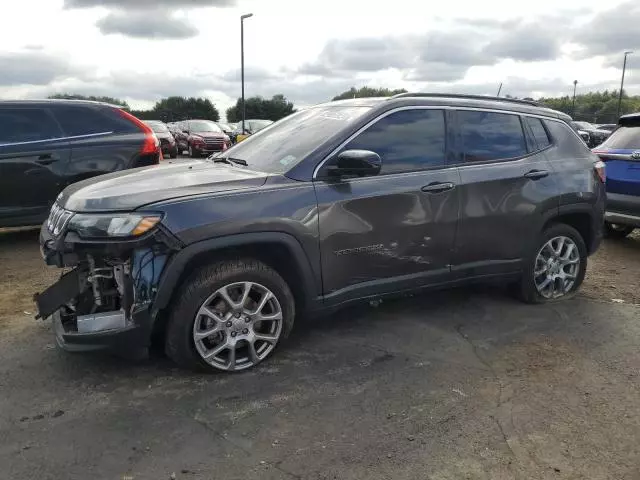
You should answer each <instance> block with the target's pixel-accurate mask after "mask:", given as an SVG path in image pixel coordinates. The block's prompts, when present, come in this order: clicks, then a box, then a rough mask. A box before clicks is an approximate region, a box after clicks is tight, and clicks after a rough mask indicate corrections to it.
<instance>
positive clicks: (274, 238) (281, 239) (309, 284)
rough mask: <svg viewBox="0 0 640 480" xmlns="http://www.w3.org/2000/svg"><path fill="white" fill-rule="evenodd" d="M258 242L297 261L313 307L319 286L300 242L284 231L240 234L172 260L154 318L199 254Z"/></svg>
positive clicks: (190, 247)
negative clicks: (275, 246) (276, 246)
mask: <svg viewBox="0 0 640 480" xmlns="http://www.w3.org/2000/svg"><path fill="white" fill-rule="evenodd" d="M256 243H279V244H281V245H283V246H284V247H286V248H287V250H288V251H289V252H290V253H291V256H292V260H293V261H294V262H296V265H297V266H298V268H299V272H300V275H301V277H302V282H303V289H304V292H305V294H306V296H307V301H308V305H310V306H311V305H313V304H315V303H316V302H317V299H318V297H319V292H320V289H319V285H318V283H317V281H316V280H315V277H314V274H313V268H312V267H311V263H310V262H309V258H308V257H307V254H306V253H305V252H304V249H303V248H302V245H300V242H298V240H296V238H295V237H293V236H292V235H289V234H288V233H282V232H253V233H241V234H238V235H228V236H223V237H216V238H212V239H209V240H202V241H200V242H196V243H192V244H191V245H188V246H187V247H185V248H183V249H182V250H180V251H178V252H177V253H176V254H175V255H173V256H172V257H171V259H170V260H169V262H168V263H167V266H166V268H165V271H164V272H163V274H162V277H161V278H160V282H159V284H158V291H157V293H156V296H155V301H154V303H153V307H152V310H151V315H152V317H153V318H154V319H155V318H156V316H157V314H158V312H159V311H160V310H162V309H163V308H165V307H166V306H167V305H168V304H169V300H170V298H171V295H172V293H173V292H174V289H175V288H176V286H177V283H178V280H179V279H180V276H181V275H182V273H183V272H184V269H185V267H186V266H187V264H188V263H189V261H190V260H191V259H192V258H194V257H195V256H196V255H199V254H201V253H204V252H210V251H215V250H218V249H222V248H227V247H237V246H242V245H248V244H256Z"/></svg>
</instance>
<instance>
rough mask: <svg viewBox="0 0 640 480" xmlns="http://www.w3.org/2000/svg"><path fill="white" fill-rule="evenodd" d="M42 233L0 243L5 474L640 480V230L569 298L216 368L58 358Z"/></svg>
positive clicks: (326, 336)
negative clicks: (40, 300) (48, 317)
mask: <svg viewBox="0 0 640 480" xmlns="http://www.w3.org/2000/svg"><path fill="white" fill-rule="evenodd" d="M36 237H37V234H36V232H35V231H33V230H31V231H20V232H12V233H10V234H6V233H5V234H0V265H1V266H2V271H3V275H2V278H0V392H2V393H1V394H0V479H5V478H6V479H12V480H13V479H20V480H22V479H38V480H44V479H51V480H53V479H56V480H57V479H71V480H76V479H77V480H81V479H82V480H85V479H87V478H91V479H103V478H104V479H118V480H123V479H135V480H141V479H143V480H147V479H149V480H156V479H171V478H177V479H217V478H224V479H243V480H244V479H282V478H298V479H307V478H309V479H363V480H364V479H366V480H371V479H378V478H380V479H391V478H393V479H394V480H396V479H433V480H454V479H456V480H457V479H486V480H495V479H512V478H517V479H533V478H535V479H583V478H588V479H616V480H618V479H640V375H639V373H638V372H640V353H639V352H638V345H640V322H639V320H640V305H639V304H640V293H639V292H638V290H637V289H638V287H639V286H640V237H638V236H635V237H634V238H631V239H627V240H624V241H607V242H605V244H604V245H603V247H602V249H601V250H600V251H599V252H598V254H597V255H596V256H595V257H594V258H593V259H592V261H591V263H590V267H589V273H588V276H587V280H586V282H585V285H584V288H583V290H582V293H581V294H580V295H579V296H577V297H576V298H574V299H572V300H569V301H565V302H560V303H557V304H554V305H551V306H531V305H523V304H521V303H519V302H516V301H513V300H512V299H510V298H509V297H508V296H506V295H505V294H504V293H503V292H502V291H499V290H494V289H473V290H466V289H465V290H456V291H451V292H440V293H437V294H433V295H420V296H416V297H414V298H410V299H405V300H399V301H394V302H386V303H384V304H383V305H382V306H380V307H379V308H375V309H374V308H370V307H358V308H352V309H348V310H344V311H342V312H339V313H338V314H336V315H334V316H333V317H331V318H328V319H324V320H323V321H317V322H313V323H309V324H300V325H298V326H297V328H296V329H295V332H294V335H293V338H291V339H290V341H289V342H288V345H286V346H284V348H283V349H282V351H280V352H279V353H278V354H277V355H275V356H274V357H273V358H272V359H271V360H270V361H268V362H267V363H266V364H264V365H262V366H260V367H258V368H257V369H254V370H252V371H249V372H245V373H242V374H239V375H222V374H213V375H205V376H200V375H194V374H191V373H189V372H185V371H182V370H179V369H177V368H175V367H174V366H173V365H172V364H171V363H169V362H168V361H167V360H166V359H163V358H152V359H150V360H148V361H144V362H140V363H135V364H132V363H130V362H127V361H124V360H119V359H115V358H112V357H109V356H105V355H71V354H67V353H64V352H60V351H58V350H57V349H56V348H55V347H54V345H53V338H52V333H51V331H50V327H49V325H47V324H46V323H41V322H35V321H34V320H33V319H32V318H31V317H32V313H33V305H32V303H31V300H30V298H31V296H32V294H33V293H34V292H36V291H38V290H40V289H42V288H44V287H45V286H47V285H48V284H49V283H50V282H51V281H53V280H54V278H55V277H56V276H57V275H58V274H59V272H57V271H55V270H47V269H45V268H44V266H43V265H42V263H41V260H40V257H39V252H38V246H37V242H36ZM614 300H615V301H614ZM620 300H621V301H622V302H620ZM634 304H635V305H634Z"/></svg>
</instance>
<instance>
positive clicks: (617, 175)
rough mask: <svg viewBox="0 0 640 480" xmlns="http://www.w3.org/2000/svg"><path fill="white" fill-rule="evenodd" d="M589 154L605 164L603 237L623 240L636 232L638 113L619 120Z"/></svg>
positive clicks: (639, 214) (639, 220)
mask: <svg viewBox="0 0 640 480" xmlns="http://www.w3.org/2000/svg"><path fill="white" fill-rule="evenodd" d="M593 153H596V154H598V155H599V156H600V158H601V159H602V160H603V161H604V162H605V164H606V174H607V182H606V185H607V211H606V214H605V233H606V234H607V235H608V236H609V237H614V238H623V237H626V236H627V235H629V234H630V233H631V232H633V230H634V229H635V228H640V113H633V114H630V115H625V116H623V117H620V120H619V121H618V128H616V129H615V130H614V132H613V133H612V134H611V136H610V137H609V138H607V140H605V142H604V143H602V144H601V145H599V146H598V147H597V148H595V149H594V150H593Z"/></svg>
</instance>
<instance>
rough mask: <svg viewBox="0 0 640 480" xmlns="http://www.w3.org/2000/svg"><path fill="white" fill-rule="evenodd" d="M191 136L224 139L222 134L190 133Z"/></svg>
mask: <svg viewBox="0 0 640 480" xmlns="http://www.w3.org/2000/svg"><path fill="white" fill-rule="evenodd" d="M191 135H197V136H198V137H203V138H224V135H225V134H224V132H191Z"/></svg>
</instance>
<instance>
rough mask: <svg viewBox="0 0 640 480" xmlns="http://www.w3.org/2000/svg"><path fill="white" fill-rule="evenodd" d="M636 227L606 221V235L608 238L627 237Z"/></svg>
mask: <svg viewBox="0 0 640 480" xmlns="http://www.w3.org/2000/svg"><path fill="white" fill-rule="evenodd" d="M634 230H635V227H632V226H630V225H620V224H618V223H609V222H604V235H605V237H607V238H625V237H626V236H627V235H629V234H630V233H631V232H633V231H634Z"/></svg>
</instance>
